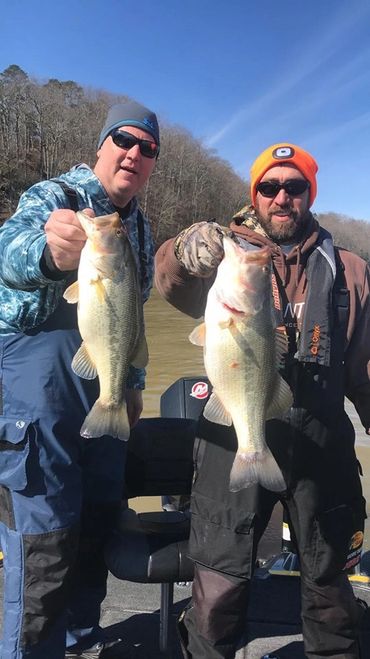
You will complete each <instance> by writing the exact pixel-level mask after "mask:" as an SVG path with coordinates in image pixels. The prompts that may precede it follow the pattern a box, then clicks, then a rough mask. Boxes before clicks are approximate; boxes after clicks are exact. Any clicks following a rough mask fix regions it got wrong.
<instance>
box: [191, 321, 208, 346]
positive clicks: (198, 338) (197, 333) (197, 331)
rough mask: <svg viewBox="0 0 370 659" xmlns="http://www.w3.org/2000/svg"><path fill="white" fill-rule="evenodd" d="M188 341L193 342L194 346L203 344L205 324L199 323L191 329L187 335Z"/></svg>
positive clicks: (204, 340)
mask: <svg viewBox="0 0 370 659" xmlns="http://www.w3.org/2000/svg"><path fill="white" fill-rule="evenodd" d="M189 341H190V343H194V345H195V346H204V345H205V342H206V324H205V323H201V324H200V325H198V326H197V327H195V328H194V329H193V331H192V332H191V334H190V335H189Z"/></svg>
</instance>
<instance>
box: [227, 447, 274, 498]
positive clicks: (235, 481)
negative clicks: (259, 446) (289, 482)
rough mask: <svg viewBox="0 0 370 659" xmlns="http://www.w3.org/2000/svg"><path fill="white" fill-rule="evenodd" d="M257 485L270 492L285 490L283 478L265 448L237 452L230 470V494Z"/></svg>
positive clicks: (270, 454)
mask: <svg viewBox="0 0 370 659" xmlns="http://www.w3.org/2000/svg"><path fill="white" fill-rule="evenodd" d="M257 483H259V484H260V485H262V487H264V488H266V489H267V490H271V491H272V492H283V491H284V490H286V483H285V480H284V476H283V474H282V473H281V470H280V467H279V465H278V463H277V462H276V460H275V458H274V456H273V455H272V453H271V451H270V449H269V448H268V447H267V446H266V447H265V448H264V449H263V450H262V451H250V452H249V451H248V452H246V451H244V452H243V451H238V452H237V454H236V456H235V460H234V462H233V466H232V468H231V472H230V491H231V492H238V491H239V490H242V489H244V488H246V487H250V486H251V485H256V484H257Z"/></svg>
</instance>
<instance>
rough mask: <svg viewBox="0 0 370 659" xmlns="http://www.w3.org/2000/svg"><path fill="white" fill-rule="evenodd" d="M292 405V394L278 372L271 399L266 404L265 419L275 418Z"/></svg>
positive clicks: (284, 412) (282, 414)
mask: <svg viewBox="0 0 370 659" xmlns="http://www.w3.org/2000/svg"><path fill="white" fill-rule="evenodd" d="M292 405H293V394H292V391H291V389H290V387H289V385H288V383H287V382H285V380H284V378H282V377H281V375H279V374H278V373H277V374H276V386H275V388H274V392H273V396H272V400H271V402H270V404H269V406H268V409H267V413H266V419H276V418H280V417H282V416H284V414H286V413H287V412H288V410H289V408H290V407H291V406H292Z"/></svg>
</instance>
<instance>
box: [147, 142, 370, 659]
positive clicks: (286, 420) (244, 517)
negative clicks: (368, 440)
mask: <svg viewBox="0 0 370 659" xmlns="http://www.w3.org/2000/svg"><path fill="white" fill-rule="evenodd" d="M317 170H318V167H317V164H316V161H315V159H314V158H313V157H312V156H311V155H310V154H309V153H308V152H307V151H305V150H304V149H302V148H301V147H299V146H296V145H295V144H290V143H288V142H283V143H280V144H274V145H272V146H270V147H268V148H267V149H266V150H265V151H263V153H261V155H259V156H258V157H257V159H256V160H255V161H254V163H253V165H252V168H251V200H252V205H251V206H246V207H245V208H243V209H242V210H241V211H240V212H239V213H237V214H236V215H235V217H234V218H233V220H232V222H231V225H230V228H231V233H230V235H231V236H232V237H233V238H234V240H236V241H237V242H238V243H239V245H241V246H242V247H243V248H244V249H246V250H258V249H259V248H262V247H266V246H267V247H268V248H269V249H270V251H271V257H272V275H271V287H272V296H273V301H274V306H275V315H276V318H277V326H278V332H282V333H283V334H284V335H285V337H286V338H287V339H288V348H287V353H286V355H285V359H284V365H283V366H282V367H281V369H280V371H281V374H282V376H283V378H284V379H285V380H286V382H288V384H289V385H290V388H291V391H292V394H293V405H292V407H291V408H290V410H289V411H288V412H287V413H286V414H285V415H284V416H283V417H282V418H272V419H269V420H267V421H266V424H265V439H266V443H267V445H268V447H269V448H270V450H271V452H272V454H273V456H274V458H275V460H276V462H277V464H278V466H279V467H280V470H281V472H282V475H283V477H284V481H285V487H284V490H283V491H281V481H280V486H279V487H280V490H279V491H275V489H277V488H275V489H274V488H272V489H271V491H269V490H267V489H265V487H263V486H262V485H261V482H264V480H263V479H264V469H267V465H266V464H264V462H263V460H262V459H261V458H260V457H258V454H256V456H255V461H256V463H257V465H256V466H255V471H256V473H257V477H256V479H255V480H256V482H255V484H253V485H249V486H245V487H241V488H240V489H239V491H233V492H230V490H229V480H230V470H231V467H232V464H233V461H234V458H235V450H236V448H235V447H236V436H235V432H234V429H233V427H228V426H225V425H221V423H216V422H214V421H212V422H211V421H209V420H207V419H206V418H205V417H204V416H203V415H202V416H201V418H200V420H199V424H198V430H197V437H198V438H199V439H197V440H196V447H197V448H196V454H195V475H196V477H195V478H194V481H193V488H192V523H191V535H190V542H189V553H190V556H191V557H192V558H193V560H194V561H195V576H194V582H193V593H192V601H191V605H190V606H189V607H188V608H187V609H186V610H185V612H184V613H183V615H182V617H181V619H180V622H179V630H180V634H181V636H182V644H183V652H184V657H186V658H187V659H216V658H217V659H220V658H224V659H232V658H233V657H235V652H236V649H237V648H238V647H240V639H241V637H242V634H243V631H244V628H245V618H246V612H247V605H248V599H249V591H250V582H251V578H252V575H253V570H254V564H255V558H256V556H257V555H258V553H257V551H258V543H259V540H260V539H261V537H262V535H263V533H264V530H265V528H266V526H267V524H268V521H269V519H270V517H271V514H272V510H273V508H274V506H275V504H276V503H277V501H279V500H280V501H281V503H282V505H283V506H284V510H285V513H286V515H287V518H288V519H289V525H290V528H291V532H292V536H293V538H294V542H295V545H296V548H297V553H298V556H299V563H300V571H301V577H302V578H301V595H302V607H301V615H302V632H303V642H304V652H305V656H306V657H308V658H309V659H323V657H332V659H334V658H335V659H339V657H341V658H342V659H358V658H359V657H360V647H359V639H358V629H359V623H360V619H361V616H362V612H363V609H362V608H361V607H360V605H359V603H358V602H357V601H356V599H355V597H354V593H353V591H352V587H351V585H350V584H349V581H348V578H347V574H346V570H348V568H350V567H353V566H354V565H356V564H358V563H359V562H360V559H361V546H362V541H363V531H364V518H365V516H366V514H365V506H364V501H363V498H362V491H361V483H360V479H359V473H358V465H357V460H356V454H355V451H354V439H355V433H354V429H353V426H352V424H351V422H350V420H349V418H348V416H347V414H346V412H345V408H344V397H345V396H347V397H348V398H349V399H350V400H352V402H353V403H354V404H355V407H356V410H357V412H358V414H359V417H360V419H361V421H362V424H363V426H364V428H365V430H366V432H367V434H370V342H369V336H370V271H369V267H368V265H367V264H366V263H365V261H363V260H362V259H361V258H360V257H358V256H356V255H355V254H352V253H351V252H348V251H346V250H343V249H341V248H338V247H336V246H334V245H333V240H332V237H331V235H330V234H329V233H328V232H327V231H326V230H325V229H323V228H322V227H320V225H319V223H318V221H317V219H316V218H315V217H314V215H312V213H311V210H310V208H311V206H312V204H313V202H314V200H315V197H316V191H317V181H316V174H317ZM225 231H227V230H225V228H224V227H220V226H219V225H218V224H216V222H198V223H196V224H192V225H191V226H190V227H188V228H186V229H184V230H183V231H182V232H181V233H180V234H179V235H178V236H177V237H175V238H172V239H170V240H168V241H167V242H165V243H164V244H163V245H162V246H161V247H160V248H159V250H158V252H157V255H156V286H157V288H158V290H159V292H160V293H161V294H162V296H163V297H164V298H165V299H166V300H167V301H169V302H170V303H171V304H173V305H174V306H175V307H177V308H178V309H180V310H181V311H183V312H184V313H187V314H189V315H190V316H193V317H194V318H198V317H200V316H201V315H202V314H203V313H204V310H205V306H206V302H207V294H208V291H209V289H210V288H211V286H212V284H213V282H214V280H215V277H216V272H217V266H218V265H219V263H220V262H221V260H222V258H223V254H224V251H223V236H224V233H225ZM230 286H232V282H230ZM261 306H262V305H261ZM256 313H258V311H257V312H256ZM245 322H248V320H247V319H246V320H245ZM230 328H231V329H230ZM230 331H232V324H231V325H230V326H228V327H226V328H225V332H230ZM266 487H267V486H266ZM266 645H267V643H266ZM266 651H268V647H266ZM274 656H277V657H278V656H279V652H277V653H276V652H274Z"/></svg>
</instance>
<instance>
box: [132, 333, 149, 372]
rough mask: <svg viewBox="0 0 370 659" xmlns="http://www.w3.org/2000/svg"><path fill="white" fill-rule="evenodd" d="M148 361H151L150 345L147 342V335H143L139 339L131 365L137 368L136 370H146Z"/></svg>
mask: <svg viewBox="0 0 370 659" xmlns="http://www.w3.org/2000/svg"><path fill="white" fill-rule="evenodd" d="M148 361H149V351H148V344H147V342H146V338H145V335H144V334H142V335H141V337H140V339H139V342H138V347H137V350H136V352H135V355H134V357H133V358H132V360H131V364H132V365H133V366H135V368H145V366H146V365H147V363H148Z"/></svg>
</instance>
